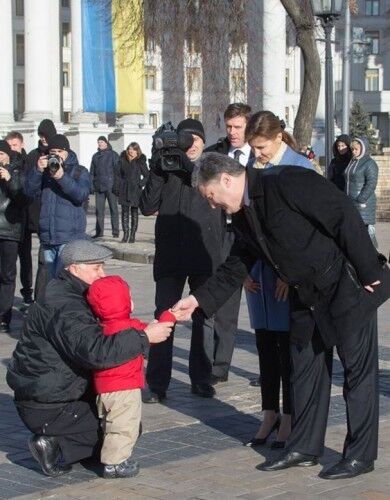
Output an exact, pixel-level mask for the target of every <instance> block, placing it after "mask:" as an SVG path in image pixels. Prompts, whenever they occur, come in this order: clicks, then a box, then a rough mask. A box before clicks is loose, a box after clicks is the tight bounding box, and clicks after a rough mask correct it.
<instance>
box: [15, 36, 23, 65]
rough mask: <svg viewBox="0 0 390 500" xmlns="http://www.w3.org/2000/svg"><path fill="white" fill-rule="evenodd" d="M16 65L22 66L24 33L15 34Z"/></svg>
mask: <svg viewBox="0 0 390 500" xmlns="http://www.w3.org/2000/svg"><path fill="white" fill-rule="evenodd" d="M16 66H24V35H16Z"/></svg>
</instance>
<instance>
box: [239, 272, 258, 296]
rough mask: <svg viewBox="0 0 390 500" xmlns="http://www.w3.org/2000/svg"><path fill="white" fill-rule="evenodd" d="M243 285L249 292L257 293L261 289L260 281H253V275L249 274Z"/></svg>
mask: <svg viewBox="0 0 390 500" xmlns="http://www.w3.org/2000/svg"><path fill="white" fill-rule="evenodd" d="M243 286H244V288H245V290H246V291H247V292H250V293H257V292H259V291H260V290H261V285H260V283H257V282H256V281H253V279H252V277H251V276H250V275H249V274H248V276H247V277H246V278H245V280H244V283H243Z"/></svg>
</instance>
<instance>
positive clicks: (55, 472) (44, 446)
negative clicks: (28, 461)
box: [28, 435, 72, 477]
mask: <svg viewBox="0 0 390 500" xmlns="http://www.w3.org/2000/svg"><path fill="white" fill-rule="evenodd" d="M28 447H29V450H30V452H31V455H32V456H33V457H34V458H35V460H36V461H37V462H38V463H39V465H40V466H41V468H42V471H43V473H44V474H46V475H47V476H51V477H56V476H62V475H63V474H66V473H67V472H70V471H71V469H72V467H71V466H70V465H61V464H60V459H61V450H60V446H59V444H58V441H57V439H56V438H55V437H47V436H37V435H34V436H32V437H31V438H30V439H29V441H28Z"/></svg>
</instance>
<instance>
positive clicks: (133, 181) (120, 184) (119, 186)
mask: <svg viewBox="0 0 390 500" xmlns="http://www.w3.org/2000/svg"><path fill="white" fill-rule="evenodd" d="M115 175H116V177H115V188H114V189H113V191H114V193H115V194H118V196H119V198H118V203H119V204H120V205H124V206H128V207H138V206H139V199H140V197H141V194H142V188H143V187H144V186H145V184H146V181H147V180H148V177H149V169H148V167H147V165H146V156H145V155H141V156H140V157H139V158H138V159H136V160H132V161H129V160H128V158H127V155H126V151H123V152H122V153H121V155H120V158H119V161H118V163H117V166H116V172H115Z"/></svg>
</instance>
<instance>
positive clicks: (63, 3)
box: [61, 0, 69, 7]
mask: <svg viewBox="0 0 390 500" xmlns="http://www.w3.org/2000/svg"><path fill="white" fill-rule="evenodd" d="M61 5H62V6H63V7H69V0H62V2H61Z"/></svg>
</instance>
